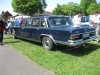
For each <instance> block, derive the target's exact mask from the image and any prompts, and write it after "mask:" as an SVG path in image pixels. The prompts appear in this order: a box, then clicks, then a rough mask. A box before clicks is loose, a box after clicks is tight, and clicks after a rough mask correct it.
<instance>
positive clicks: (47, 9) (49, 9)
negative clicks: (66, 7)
mask: <svg viewBox="0 0 100 75" xmlns="http://www.w3.org/2000/svg"><path fill="white" fill-rule="evenodd" d="M55 7H56V5H48V6H47V8H46V9H45V10H46V11H50V12H52V11H53V10H54V8H55Z"/></svg>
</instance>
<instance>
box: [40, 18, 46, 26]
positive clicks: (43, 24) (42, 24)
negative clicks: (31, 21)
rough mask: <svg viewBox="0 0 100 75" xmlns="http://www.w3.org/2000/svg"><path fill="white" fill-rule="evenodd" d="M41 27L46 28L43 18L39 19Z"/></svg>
mask: <svg viewBox="0 0 100 75" xmlns="http://www.w3.org/2000/svg"><path fill="white" fill-rule="evenodd" d="M41 27H47V24H46V21H45V19H44V18H42V19H41Z"/></svg>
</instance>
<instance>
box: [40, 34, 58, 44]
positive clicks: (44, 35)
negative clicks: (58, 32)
mask: <svg viewBox="0 0 100 75" xmlns="http://www.w3.org/2000/svg"><path fill="white" fill-rule="evenodd" d="M43 37H49V38H50V39H52V41H53V42H54V44H55V45H57V44H56V42H55V40H54V39H53V37H52V35H48V34H41V35H40V40H41V42H42V38H43Z"/></svg>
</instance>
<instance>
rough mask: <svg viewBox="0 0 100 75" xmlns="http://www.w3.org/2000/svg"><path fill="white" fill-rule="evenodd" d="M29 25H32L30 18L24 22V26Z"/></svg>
mask: <svg viewBox="0 0 100 75" xmlns="http://www.w3.org/2000/svg"><path fill="white" fill-rule="evenodd" d="M31 23H32V19H31V18H29V19H26V20H25V25H26V26H31Z"/></svg>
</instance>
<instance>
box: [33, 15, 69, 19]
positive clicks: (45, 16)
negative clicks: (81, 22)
mask: <svg viewBox="0 0 100 75" xmlns="http://www.w3.org/2000/svg"><path fill="white" fill-rule="evenodd" d="M33 17H41V18H49V17H68V16H64V15H39V16H33Z"/></svg>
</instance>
